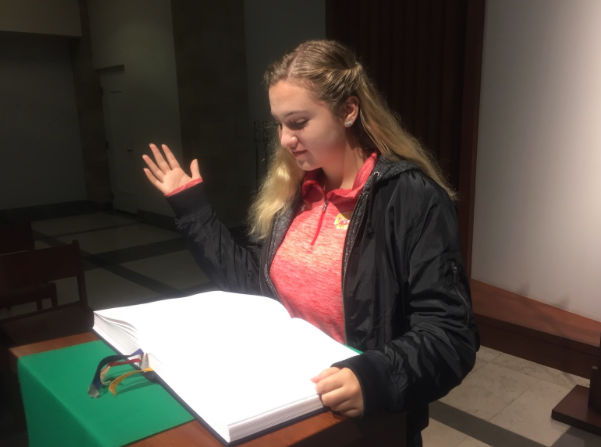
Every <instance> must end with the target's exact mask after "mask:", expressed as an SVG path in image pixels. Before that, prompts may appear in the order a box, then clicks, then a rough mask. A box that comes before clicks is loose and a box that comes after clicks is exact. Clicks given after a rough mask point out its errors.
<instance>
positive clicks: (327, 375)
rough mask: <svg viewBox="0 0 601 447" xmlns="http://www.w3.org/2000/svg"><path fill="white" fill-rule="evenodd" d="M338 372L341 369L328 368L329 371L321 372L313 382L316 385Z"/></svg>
mask: <svg viewBox="0 0 601 447" xmlns="http://www.w3.org/2000/svg"><path fill="white" fill-rule="evenodd" d="M338 371H340V368H336V367H332V368H328V369H324V370H323V371H322V372H320V373H319V374H318V375H317V376H315V377H313V378H311V380H312V381H313V382H314V383H318V382H319V381H321V380H323V379H325V378H326V377H329V376H331V375H332V374H336V373H337V372H338Z"/></svg>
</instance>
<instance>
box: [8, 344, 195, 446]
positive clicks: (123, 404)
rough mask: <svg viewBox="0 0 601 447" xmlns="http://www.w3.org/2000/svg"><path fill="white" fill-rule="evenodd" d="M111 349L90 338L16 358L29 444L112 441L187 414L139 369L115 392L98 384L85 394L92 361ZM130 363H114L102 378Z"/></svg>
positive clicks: (144, 434)
mask: <svg viewBox="0 0 601 447" xmlns="http://www.w3.org/2000/svg"><path fill="white" fill-rule="evenodd" d="M114 354H115V351H113V350H112V349H111V348H110V347H108V346H107V345H106V344H105V343H104V342H103V341H95V342H91V343H85V344H82V345H76V346H71V347H68V348H64V349H57V350H55V351H48V352H43V353H40V354H34V355H29V356H26V357H21V358H20V359H19V363H18V373H19V381H20V383H21V392H22V395H23V404H24V406H25V415H26V417H27V431H28V434H29V445H30V446H31V447H38V446H45V447H48V446H64V447H67V446H77V447H83V446H85V447H96V446H99V447H100V446H102V447H105V446H114V447H118V446H122V445H125V444H129V443H131V442H134V441H138V440H140V439H142V438H146V437H148V436H151V435H154V434H156V433H159V432H161V431H164V430H167V429H170V428H172V427H175V426H178V425H180V424H183V423H185V422H188V421H191V420H192V419H193V417H192V416H191V415H190V413H188V412H187V411H186V410H185V409H184V408H183V407H182V406H181V405H180V404H179V403H178V402H177V401H176V400H175V398H174V397H173V396H171V395H170V394H169V393H168V392H167V391H166V390H165V389H164V388H163V387H162V386H161V385H160V384H158V383H153V382H150V381H148V380H147V379H145V378H144V377H143V376H142V374H134V375H133V376H131V377H129V378H127V379H125V380H124V381H123V383H121V384H120V385H119V387H118V388H117V396H113V395H112V394H111V393H110V392H108V391H107V389H106V387H104V388H103V390H102V392H101V396H100V397H99V398H98V399H94V398H92V397H90V396H89V395H88V393H87V391H88V387H89V386H90V382H91V381H92V378H93V377H94V372H95V371H96V366H97V365H98V362H100V360H102V359H103V358H104V357H107V356H109V355H114ZM132 369H133V368H132V367H131V366H130V365H122V366H115V367H113V368H111V370H110V371H109V373H108V375H107V378H109V377H111V378H115V377H117V376H119V375H121V374H124V373H126V372H128V371H131V370H132Z"/></svg>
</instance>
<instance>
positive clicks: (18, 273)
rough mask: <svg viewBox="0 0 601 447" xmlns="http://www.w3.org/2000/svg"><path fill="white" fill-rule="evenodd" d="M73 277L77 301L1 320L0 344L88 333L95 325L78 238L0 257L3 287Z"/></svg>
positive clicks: (30, 341)
mask: <svg viewBox="0 0 601 447" xmlns="http://www.w3.org/2000/svg"><path fill="white" fill-rule="evenodd" d="M71 277H75V278H77V287H78V294H79V300H78V301H77V302H74V303H70V304H66V305H61V306H58V305H56V306H53V307H52V308H49V309H44V310H39V311H36V312H33V313H28V314H24V315H18V316H15V317H11V318H6V319H4V320H0V343H1V344H2V345H3V346H4V348H6V349H7V348H9V347H11V346H20V345H23V344H29V343H36V342H40V341H44V340H50V339H53V338H59V337H65V336H68V335H74V334H81V333H84V332H88V331H90V329H91V328H92V322H93V316H92V310H91V309H90V308H89V307H88V300H87V294H86V285H85V276H84V270H83V262H82V259H81V252H80V250H79V243H78V242H77V241H73V243H72V244H69V245H64V246H61V247H51V248H44V249H41V250H31V251H25V252H20V253H12V254H8V255H4V256H0V290H11V289H18V288H23V287H28V286H29V285H31V284H40V283H47V282H50V281H55V280H59V279H64V278H71ZM0 295H1V293H0Z"/></svg>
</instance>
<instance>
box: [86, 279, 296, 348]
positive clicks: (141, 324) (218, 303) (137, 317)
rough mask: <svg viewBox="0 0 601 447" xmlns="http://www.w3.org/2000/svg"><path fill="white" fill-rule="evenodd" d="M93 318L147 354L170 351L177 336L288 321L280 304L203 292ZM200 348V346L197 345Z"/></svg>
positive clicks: (204, 340) (206, 341) (98, 313)
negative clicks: (137, 341) (124, 335)
mask: <svg viewBox="0 0 601 447" xmlns="http://www.w3.org/2000/svg"><path fill="white" fill-rule="evenodd" d="M95 314H96V316H97V317H99V318H102V319H103V320H105V321H106V322H108V323H110V324H112V325H114V326H115V328H116V329H117V328H118V329H119V331H122V332H126V333H128V334H129V335H130V336H132V337H135V338H139V339H140V346H142V347H143V349H144V351H145V352H147V353H150V352H152V351H153V350H154V348H155V347H159V350H160V349H161V348H160V347H161V346H163V345H165V344H167V345H168V346H167V347H168V348H169V349H177V346H173V340H177V339H178V334H181V336H183V335H184V334H187V333H188V331H187V329H190V328H192V329H193V332H198V330H199V328H202V332H203V333H206V334H210V333H215V335H217V333H223V332H224V331H226V332H227V328H228V327H234V328H235V327H238V326H240V327H254V326H259V327H260V326H263V322H266V323H268V324H270V322H276V321H280V322H283V321H287V320H289V319H290V316H289V314H288V311H287V310H286V308H285V307H284V306H283V305H282V304H280V303H279V302H277V301H275V300H273V299H271V298H266V297H262V296H254V295H243V294H237V293H228V292H221V291H215V292H206V293H200V294H197V295H192V296H189V297H185V298H173V299H167V300H161V301H155V302H152V303H147V304H140V305H134V306H125V307H119V308H114V309H107V310H101V311H96V312H95ZM212 342H213V341H212V337H203V338H202V339H201V340H197V345H196V346H197V348H203V349H204V348H207V345H210V344H212ZM198 344H200V345H198Z"/></svg>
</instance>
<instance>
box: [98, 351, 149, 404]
mask: <svg viewBox="0 0 601 447" xmlns="http://www.w3.org/2000/svg"><path fill="white" fill-rule="evenodd" d="M135 355H139V356H140V357H142V356H143V355H144V353H143V352H142V350H141V349H138V350H137V351H136V352H134V353H133V354H129V355H120V354H118V355H110V356H108V357H105V358H104V359H102V360H101V361H100V363H98V367H97V368H96V373H95V374H94V379H93V380H92V383H91V384H90V387H89V388H88V394H89V395H90V396H91V397H93V398H95V399H97V398H98V397H99V396H100V389H101V388H102V386H103V385H104V386H106V385H110V386H109V391H110V392H111V393H113V394H114V395H115V396H116V395H117V386H118V385H119V384H120V383H121V382H122V381H123V379H125V378H127V377H129V376H131V375H132V374H135V373H138V372H141V373H143V374H144V375H145V377H146V378H147V379H150V380H152V379H153V377H152V375H146V373H149V372H152V368H144V369H141V370H136V371H130V372H128V373H125V374H123V375H121V376H119V377H117V378H115V379H113V380H108V381H105V378H106V374H107V373H108V371H109V369H110V368H111V366H117V365H128V364H133V363H141V362H142V360H141V359H131V360H129V357H133V356H135Z"/></svg>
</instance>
